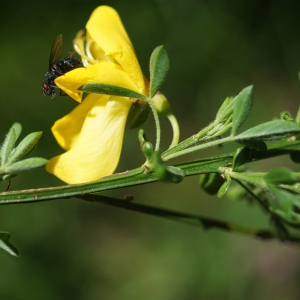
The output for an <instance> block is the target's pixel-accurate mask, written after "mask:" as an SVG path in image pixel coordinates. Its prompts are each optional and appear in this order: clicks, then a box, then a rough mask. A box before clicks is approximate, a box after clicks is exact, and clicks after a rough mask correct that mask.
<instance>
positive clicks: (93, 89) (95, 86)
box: [78, 83, 147, 100]
mask: <svg viewBox="0 0 300 300" xmlns="http://www.w3.org/2000/svg"><path fill="white" fill-rule="evenodd" d="M78 90H79V91H83V92H86V93H92V94H101V95H112V96H120V97H128V98H136V99H144V100H147V97H146V96H144V95H142V94H139V93H137V92H135V91H132V90H130V89H127V88H124V87H120V86H116V85H111V84H104V83H87V84H85V85H83V86H81V87H80V88H78Z"/></svg>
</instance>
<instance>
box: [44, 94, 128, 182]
mask: <svg viewBox="0 0 300 300" xmlns="http://www.w3.org/2000/svg"><path fill="white" fill-rule="evenodd" d="M131 104H132V101H131V100H129V99H128V98H121V97H109V98H108V100H107V101H103V97H100V99H99V100H98V101H96V102H95V103H94V105H93V106H92V108H91V109H90V111H89V112H88V114H87V116H86V118H85V121H84V123H83V126H82V128H81V132H80V135H79V136H78V139H77V142H76V143H75V145H74V147H72V148H71V149H70V150H69V151H67V152H65V153H64V154H62V155H59V156H56V157H54V158H52V159H51V160H50V161H49V163H48V164H47V165H46V169H47V171H48V172H50V173H52V174H54V175H55V176H57V177H58V178H60V179H61V180H63V181H65V182H67V183H69V184H75V183H84V182H89V181H93V180H97V179H100V178H101V177H104V176H107V175H110V174H112V173H113V172H114V171H115V169H116V167H117V164H118V162H119V158H120V153H121V148H122V141H123V135H124V128H125V123H126V119H127V115H128V112H129V109H130V106H131Z"/></svg>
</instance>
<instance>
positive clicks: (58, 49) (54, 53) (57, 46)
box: [49, 34, 62, 70]
mask: <svg viewBox="0 0 300 300" xmlns="http://www.w3.org/2000/svg"><path fill="white" fill-rule="evenodd" d="M61 56H62V34H59V35H58V36H57V37H56V38H55V40H54V42H53V44H52V48H51V52H50V58H49V70H50V69H51V68H52V66H53V65H55V64H56V63H57V62H58V61H59V60H60V58H61Z"/></svg>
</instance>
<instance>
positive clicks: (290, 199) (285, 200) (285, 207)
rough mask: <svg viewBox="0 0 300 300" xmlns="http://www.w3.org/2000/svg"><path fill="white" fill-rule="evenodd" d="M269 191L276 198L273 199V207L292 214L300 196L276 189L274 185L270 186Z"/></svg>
mask: <svg viewBox="0 0 300 300" xmlns="http://www.w3.org/2000/svg"><path fill="white" fill-rule="evenodd" d="M267 186H268V190H269V191H270V192H271V193H272V194H273V195H274V196H275V199H271V200H272V201H271V205H272V207H273V208H274V209H275V210H282V211H284V212H285V213H290V212H292V210H293V207H294V201H298V199H299V197H300V196H299V195H295V194H293V193H290V192H288V191H285V190H282V189H279V188H276V187H275V186H274V185H272V184H268V185H267ZM297 198H298V199H297Z"/></svg>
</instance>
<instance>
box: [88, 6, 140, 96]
mask: <svg viewBox="0 0 300 300" xmlns="http://www.w3.org/2000/svg"><path fill="white" fill-rule="evenodd" d="M86 29H87V30H88V34H89V35H90V36H91V38H92V39H93V40H94V41H95V42H96V43H97V44H98V45H99V46H100V47H101V48H102V49H103V51H104V52H105V54H106V55H111V56H112V57H113V58H114V59H115V60H116V61H117V62H118V63H119V64H120V65H121V66H122V68H123V69H124V70H125V72H126V73H127V74H128V75H129V76H130V78H131V79H132V81H133V82H135V84H136V85H137V87H138V88H139V92H140V93H142V94H144V95H146V89H145V83H144V77H143V73H142V71H141V68H140V65H139V63H138V61H137V58H136V55H135V52H134V49H133V46H132V44H131V42H130V39H129V37H128V35H127V33H126V30H125V28H124V26H123V24H122V21H121V19H120V17H119V15H118V13H117V12H116V11H115V10H114V9H113V8H111V7H109V6H99V7H98V8H96V9H95V10H94V11H93V13H92V15H91V17H90V19H89V21H88V23H87V25H86Z"/></svg>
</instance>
